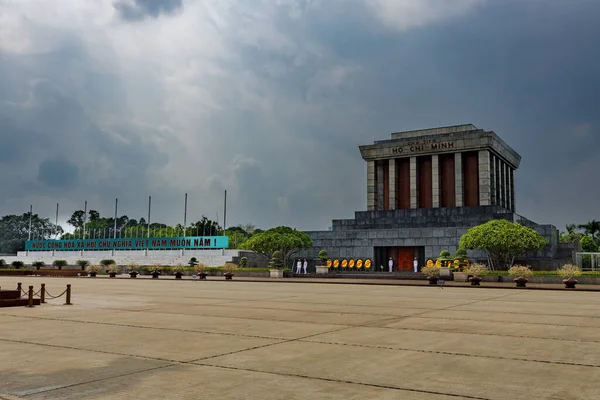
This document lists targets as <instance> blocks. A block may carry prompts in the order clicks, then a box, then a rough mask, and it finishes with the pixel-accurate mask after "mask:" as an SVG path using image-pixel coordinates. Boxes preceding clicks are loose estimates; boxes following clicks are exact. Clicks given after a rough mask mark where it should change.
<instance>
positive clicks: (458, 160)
mask: <svg viewBox="0 0 600 400" xmlns="http://www.w3.org/2000/svg"><path fill="white" fill-rule="evenodd" d="M454 182H455V185H456V186H455V191H456V207H463V206H464V205H465V203H464V194H463V188H464V185H463V173H462V153H455V154H454Z"/></svg>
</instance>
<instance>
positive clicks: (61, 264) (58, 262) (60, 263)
mask: <svg viewBox="0 0 600 400" xmlns="http://www.w3.org/2000/svg"><path fill="white" fill-rule="evenodd" d="M52 265H53V266H55V267H58V269H62V267H66V266H67V265H69V263H68V262H67V260H54V261H53V262H52Z"/></svg>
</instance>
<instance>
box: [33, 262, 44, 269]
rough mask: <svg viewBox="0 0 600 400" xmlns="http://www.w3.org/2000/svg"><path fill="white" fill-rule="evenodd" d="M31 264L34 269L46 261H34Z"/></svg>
mask: <svg viewBox="0 0 600 400" xmlns="http://www.w3.org/2000/svg"><path fill="white" fill-rule="evenodd" d="M31 266H33V267H35V268H36V269H40V268H42V267H44V266H46V263H45V262H43V261H34V262H32V263H31Z"/></svg>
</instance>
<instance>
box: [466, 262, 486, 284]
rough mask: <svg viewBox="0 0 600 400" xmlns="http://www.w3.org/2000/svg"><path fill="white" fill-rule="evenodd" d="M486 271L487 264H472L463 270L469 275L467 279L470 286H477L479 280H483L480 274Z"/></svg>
mask: <svg viewBox="0 0 600 400" xmlns="http://www.w3.org/2000/svg"><path fill="white" fill-rule="evenodd" d="M487 271H488V267H487V265H483V264H472V265H471V266H469V268H467V269H466V270H465V272H466V273H467V275H471V277H470V278H469V281H470V282H471V285H472V286H479V282H481V281H482V280H483V278H482V276H483V275H485V274H486V273H487Z"/></svg>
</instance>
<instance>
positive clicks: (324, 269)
mask: <svg viewBox="0 0 600 400" xmlns="http://www.w3.org/2000/svg"><path fill="white" fill-rule="evenodd" d="M328 259H329V254H327V250H325V249H322V250H321V251H319V255H317V266H316V270H317V274H326V273H328V272H329V267H328V266H327V260H328ZM357 268H360V267H358V266H357Z"/></svg>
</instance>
